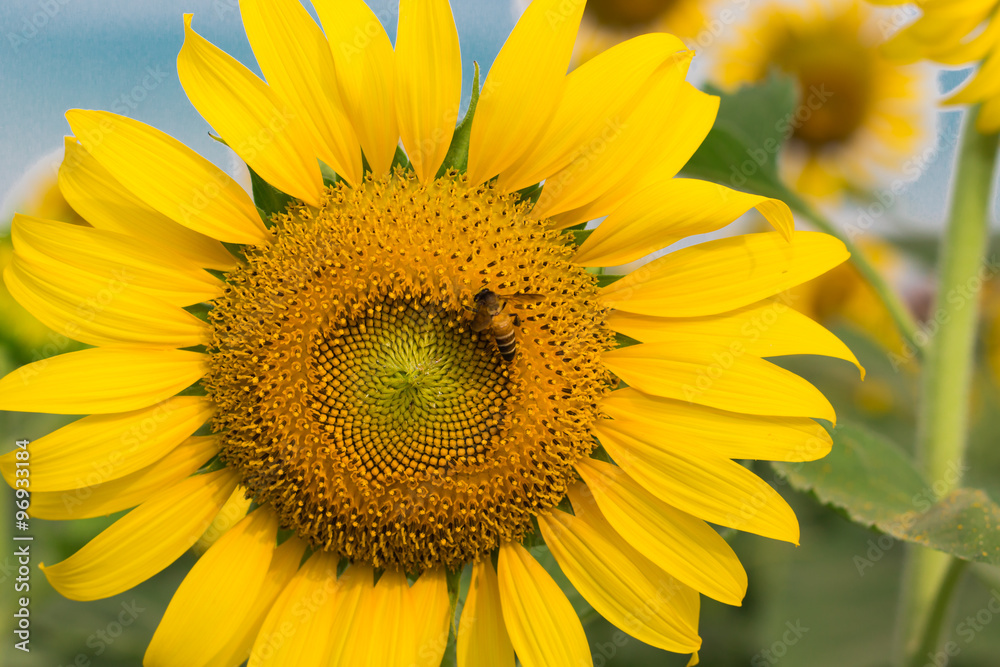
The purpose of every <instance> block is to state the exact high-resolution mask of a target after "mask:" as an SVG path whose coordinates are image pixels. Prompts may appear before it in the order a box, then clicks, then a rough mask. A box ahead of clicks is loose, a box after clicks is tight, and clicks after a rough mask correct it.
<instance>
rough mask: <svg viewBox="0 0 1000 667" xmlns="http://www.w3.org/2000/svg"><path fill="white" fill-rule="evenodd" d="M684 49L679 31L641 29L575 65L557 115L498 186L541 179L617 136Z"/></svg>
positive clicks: (509, 187) (516, 185) (511, 186)
mask: <svg viewBox="0 0 1000 667" xmlns="http://www.w3.org/2000/svg"><path fill="white" fill-rule="evenodd" d="M684 49H685V47H684V43H683V42H681V41H680V40H679V39H677V38H676V37H674V36H673V35H667V34H662V33H653V34H647V35H640V36H639V37H635V38H633V39H630V40H628V41H626V42H623V43H621V44H617V45H615V46H613V47H611V48H610V49H608V50H607V51H604V52H603V53H601V54H600V55H598V56H596V57H594V58H592V59H590V60H588V61H587V62H585V63H584V64H583V65H581V66H580V67H578V68H577V69H575V70H573V71H572V72H571V73H570V75H569V76H568V77H567V78H566V92H565V94H564V95H563V97H562V99H561V100H560V102H559V106H558V107H556V110H555V113H554V115H553V117H552V121H551V122H550V123H549V125H548V127H546V129H545V130H544V131H543V132H542V134H541V136H540V137H539V138H538V140H537V141H535V142H534V143H532V144H530V145H529V146H528V151H527V152H526V153H524V154H523V155H522V156H521V157H519V158H518V159H517V160H516V161H515V162H514V164H512V165H511V166H510V167H508V168H507V169H505V170H504V171H503V172H502V173H501V174H500V179H499V181H498V182H497V187H499V188H500V189H501V190H502V191H504V192H513V191H515V190H520V189H522V188H524V187H526V186H529V185H533V184H534V183H538V182H539V181H541V180H543V179H544V178H546V177H548V176H550V175H552V174H554V173H556V172H557V171H559V170H560V169H562V168H563V167H565V166H566V165H567V164H569V163H570V162H572V161H573V160H574V159H575V158H576V157H577V156H578V155H580V153H582V152H583V151H585V150H587V146H588V145H589V144H591V142H599V141H601V140H602V138H603V139H605V140H606V139H607V138H608V137H610V136H612V135H613V134H614V133H615V132H616V131H617V130H618V129H620V126H621V125H622V124H623V123H624V121H625V116H626V115H628V114H629V113H630V112H631V111H632V109H633V108H634V106H635V104H636V103H637V101H638V99H640V98H641V97H642V94H641V93H642V89H643V87H644V86H646V85H647V83H648V81H649V78H650V77H651V76H652V75H653V72H654V71H655V70H656V69H657V68H658V67H659V66H660V65H662V64H663V62H664V61H666V60H667V59H668V58H669V57H670V56H671V55H673V54H675V53H677V52H678V51H683V50H684Z"/></svg>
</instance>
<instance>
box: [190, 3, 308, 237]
mask: <svg viewBox="0 0 1000 667" xmlns="http://www.w3.org/2000/svg"><path fill="white" fill-rule="evenodd" d="M177 75H178V77H180V80H181V85H182V86H183V87H184V92H185V93H187V96H188V99H189V100H191V104H193V105H194V107H195V108H196V109H197V110H198V113H200V114H201V117H202V118H204V119H205V120H206V121H208V124H209V125H211V126H212V127H214V128H215V130H216V132H218V133H219V135H220V136H221V137H222V138H223V139H225V141H226V143H227V144H228V145H229V147H230V148H232V149H233V151H235V152H236V154H237V155H239V156H240V157H241V158H242V159H243V161H244V162H246V163H247V165H249V167H250V168H251V169H253V170H254V171H255V172H257V174H258V175H259V176H260V177H261V178H263V179H264V180H265V181H267V182H268V183H270V184H271V185H273V186H274V187H276V188H278V189H279V190H281V191H282V192H287V193H288V194H290V195H292V196H293V197H298V198H299V199H301V200H302V201H304V202H306V203H307V204H311V205H313V206H319V198H320V195H321V194H322V193H323V177H322V176H321V175H320V171H319V163H318V162H317V161H316V155H315V152H314V151H313V148H312V141H311V140H310V135H309V133H308V132H307V131H306V130H305V128H304V127H303V125H302V123H301V121H300V120H299V119H298V117H297V116H296V114H295V111H294V110H293V108H292V107H291V106H290V105H289V104H287V103H285V102H284V101H282V100H280V99H278V96H277V95H275V94H274V92H272V91H271V89H270V88H268V87H267V85H266V84H265V83H264V82H263V81H261V80H260V79H258V78H257V77H256V76H255V75H254V73H253V72H251V71H250V70H248V69H247V68H246V67H244V66H243V64H242V63H240V62H239V61H238V60H236V59H235V58H233V57H232V56H230V55H229V54H228V53H226V52H224V51H222V50H221V49H220V48H218V47H217V46H215V45H214V44H212V43H211V42H209V41H208V40H206V39H205V38H204V37H202V36H201V35H199V34H198V33H196V32H195V31H194V30H193V29H192V28H191V14H185V15H184V46H183V47H181V51H180V53H179V54H178V55H177ZM222 240H226V239H222Z"/></svg>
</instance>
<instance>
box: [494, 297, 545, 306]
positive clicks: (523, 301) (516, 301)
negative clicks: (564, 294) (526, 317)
mask: <svg viewBox="0 0 1000 667" xmlns="http://www.w3.org/2000/svg"><path fill="white" fill-rule="evenodd" d="M504 299H505V300H506V301H507V302H508V303H510V304H511V305H514V306H524V305H533V304H536V303H541V302H542V301H544V300H545V297H544V296H542V295H541V294H511V295H510V296H505V297H504Z"/></svg>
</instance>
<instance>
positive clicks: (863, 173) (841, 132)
mask: <svg viewBox="0 0 1000 667" xmlns="http://www.w3.org/2000/svg"><path fill="white" fill-rule="evenodd" d="M878 26H879V23H878V17H877V14H876V13H874V12H873V11H872V10H870V9H868V8H866V7H865V6H864V5H863V4H862V3H858V2H852V1H849V0H832V1H830V2H824V3H819V2H816V3H809V4H807V5H806V6H801V5H798V4H795V5H793V4H790V3H788V2H767V3H763V4H760V5H758V6H756V7H755V9H754V11H753V12H752V14H751V16H750V18H749V19H748V21H747V22H746V24H744V25H742V26H740V27H739V28H738V29H736V30H733V31H730V32H729V33H728V34H727V35H726V38H725V40H724V41H722V42H720V48H719V53H718V59H717V62H716V65H715V67H714V76H713V77H712V78H713V79H714V80H715V81H716V82H717V83H719V84H720V85H722V86H724V87H726V88H730V89H734V88H737V87H739V86H741V85H744V84H749V83H754V82H757V81H761V80H763V79H765V78H767V76H768V74H769V73H770V72H771V71H774V70H777V71H780V72H784V73H787V74H789V75H791V76H793V77H794V78H795V79H797V81H798V84H799V91H800V100H799V106H798V107H797V109H796V112H795V115H794V116H792V117H791V118H789V119H788V121H787V123H785V127H784V131H785V133H786V134H787V135H788V137H789V140H788V142H787V143H786V144H785V148H784V151H783V152H782V156H781V165H780V166H781V170H782V176H783V178H784V179H785V181H786V182H787V183H789V184H790V185H791V186H792V187H793V188H794V189H796V190H797V191H799V192H801V193H803V194H805V195H807V196H811V197H815V198H820V199H834V198H836V197H837V196H838V195H841V194H843V193H845V192H850V191H852V190H856V191H861V192H867V191H871V190H875V189H878V188H879V187H882V186H885V185H887V184H888V183H890V182H892V181H893V180H894V179H899V178H901V177H902V176H903V174H902V169H903V168H904V165H905V164H906V159H907V158H908V157H911V156H912V155H914V154H916V153H918V152H919V150H920V148H921V147H922V146H924V145H929V144H931V143H933V140H934V137H935V110H934V105H933V102H932V100H933V99H934V97H935V83H934V78H933V73H932V71H931V70H929V69H927V68H924V67H921V66H917V65H909V66H904V65H899V64H897V63H894V62H892V61H890V60H889V59H888V58H887V57H886V56H884V55H883V54H882V52H881V50H880V48H879V46H880V41H881V36H880V31H879V27H878Z"/></svg>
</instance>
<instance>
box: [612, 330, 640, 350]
mask: <svg viewBox="0 0 1000 667" xmlns="http://www.w3.org/2000/svg"><path fill="white" fill-rule="evenodd" d="M615 343H617V344H618V347H631V346H633V345H640V344H642V341H641V340H636V339H635V338H629V337H628V336H626V335H625V334H622V333H616V334H615Z"/></svg>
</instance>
